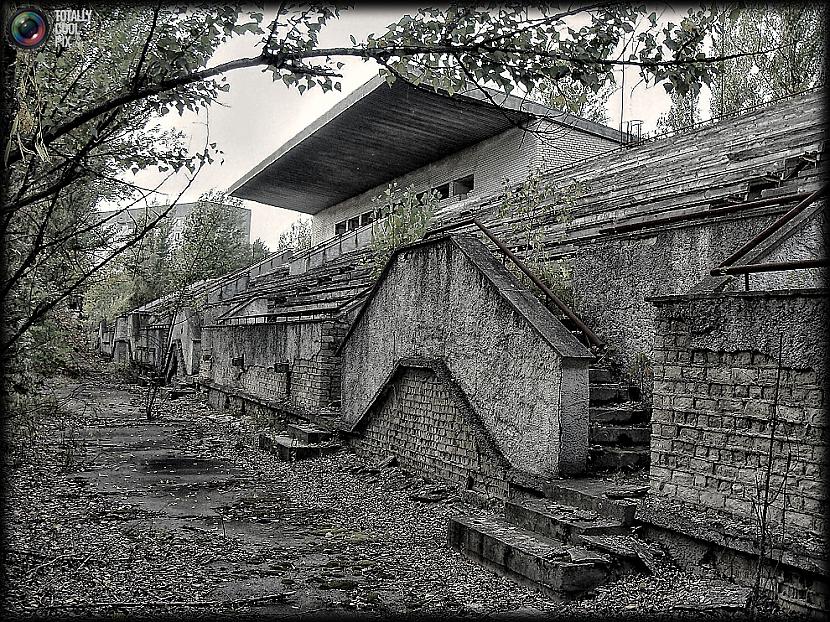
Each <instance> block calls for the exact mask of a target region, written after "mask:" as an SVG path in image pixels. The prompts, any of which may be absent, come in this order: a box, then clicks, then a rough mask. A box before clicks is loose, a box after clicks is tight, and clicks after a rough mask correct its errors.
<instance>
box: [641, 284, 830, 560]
mask: <svg viewBox="0 0 830 622" xmlns="http://www.w3.org/2000/svg"><path fill="white" fill-rule="evenodd" d="M825 295H826V291H825V290H793V291H790V292H784V291H779V292H741V293H730V294H719V295H716V294H710V295H699V296H676V297H671V298H663V299H658V300H656V301H655V303H656V306H657V318H656V324H655V326H656V331H655V332H656V336H655V343H654V397H653V399H654V410H653V414H652V456H651V471H650V476H651V485H652V490H653V492H654V493H655V494H658V495H667V496H669V497H672V498H675V499H679V500H681V501H684V502H688V503H691V504H694V505H699V506H703V507H708V508H713V509H716V510H720V511H724V512H727V513H728V514H731V515H732V516H733V517H734V518H735V520H736V521H738V522H743V523H746V524H747V525H749V526H750V527H751V526H752V525H754V522H753V521H754V518H753V517H754V516H755V513H756V511H757V509H758V507H759V503H760V500H761V499H762V498H763V488H764V474H765V470H766V468H767V464H768V462H769V460H770V456H769V443H770V434H771V431H772V423H771V422H772V417H773V410H774V407H773V403H774V400H775V391H776V389H775V387H776V379H777V376H778V358H779V338H780V337H779V336H780V335H782V336H783V347H782V350H781V368H782V369H781V376H780V384H779V389H778V408H777V412H776V416H777V420H778V422H779V423H778V425H777V429H776V433H775V437H774V442H773V452H772V478H771V486H772V488H771V490H773V495H772V499H771V500H772V506H771V508H770V520H771V521H772V522H773V523H777V524H780V523H781V522H782V521H783V524H784V526H785V531H784V533H786V534H787V535H788V536H790V537H793V538H799V539H803V538H810V539H814V540H817V541H818V542H820V543H822V546H823V543H824V542H826V540H825V535H824V529H825V526H826V519H825V517H824V511H823V508H824V504H825V503H826V494H825V492H824V488H825V483H826V478H827V455H826V451H827V417H826V412H825V409H826V406H827V399H828V396H827V389H826V373H825V361H824V356H825V352H826V337H825V329H826V326H827V312H826V303H825V301H824V296H825ZM776 491H780V492H776Z"/></svg>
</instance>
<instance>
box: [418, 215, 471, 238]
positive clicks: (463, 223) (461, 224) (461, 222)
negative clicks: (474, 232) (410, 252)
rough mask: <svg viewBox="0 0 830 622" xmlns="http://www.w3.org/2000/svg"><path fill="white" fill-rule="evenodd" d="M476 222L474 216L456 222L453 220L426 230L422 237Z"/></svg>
mask: <svg viewBox="0 0 830 622" xmlns="http://www.w3.org/2000/svg"><path fill="white" fill-rule="evenodd" d="M476 222H477V220H476V219H475V218H465V219H464V220H459V221H458V222H453V223H450V224H448V225H444V226H443V227H438V228H437V229H432V230H431V231H427V232H426V233H425V234H424V239H426V238H428V237H431V236H433V235H439V234H441V233H446V232H447V231H452V230H453V229H459V228H461V227H466V226H467V225H474V224H475V223H476Z"/></svg>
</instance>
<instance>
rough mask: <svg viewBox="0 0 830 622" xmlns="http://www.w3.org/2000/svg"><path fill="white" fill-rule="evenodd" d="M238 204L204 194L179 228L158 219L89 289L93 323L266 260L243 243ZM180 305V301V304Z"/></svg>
mask: <svg viewBox="0 0 830 622" xmlns="http://www.w3.org/2000/svg"><path fill="white" fill-rule="evenodd" d="M240 204H241V201H239V199H236V198H234V197H229V196H227V195H225V194H224V193H219V192H209V193H206V194H205V195H203V196H202V197H201V198H200V200H199V201H198V202H197V204H196V205H195V206H194V208H193V209H192V211H191V212H190V213H189V214H188V215H187V217H185V219H184V220H183V222H182V223H181V226H180V227H177V226H176V223H175V222H174V221H173V219H171V218H165V219H164V220H162V221H161V222H160V223H159V224H158V225H157V226H156V228H155V229H153V230H152V231H150V232H149V233H148V234H147V235H146V236H145V237H144V239H143V240H142V242H141V244H139V245H137V246H136V247H135V248H134V249H131V250H130V251H129V252H127V253H125V254H124V256H123V257H121V258H119V259H118V260H117V261H114V262H112V263H111V264H109V265H108V266H107V268H106V269H105V270H103V271H102V273H101V275H100V276H99V277H98V278H97V279H96V280H95V281H94V282H93V284H92V285H91V286H90V287H89V290H88V291H87V295H86V304H85V308H86V309H87V312H88V313H89V315H90V317H91V319H92V320H94V321H97V320H101V319H107V320H111V319H112V318H114V317H115V316H117V315H120V314H122V313H124V312H126V311H129V310H131V309H135V308H136V307H139V306H141V305H143V304H145V303H148V302H150V301H152V300H156V299H158V298H161V297H163V296H167V295H169V294H177V293H180V292H185V291H188V288H189V287H190V286H191V285H193V284H195V283H198V282H199V281H206V280H210V279H215V278H217V277H220V276H223V275H225V274H228V273H230V272H233V271H235V270H239V269H241V268H244V267H246V266H248V265H251V264H252V263H255V262H256V261H259V260H261V259H264V258H265V257H267V256H268V254H269V253H268V248H267V246H265V244H264V243H263V242H262V240H257V241H256V242H254V243H253V244H248V243H247V240H245V238H244V236H243V235H242V231H241V221H240V220H239V216H238V215H237V214H236V213H235V212H234V210H233V209H232V208H233V207H234V206H238V205H240ZM181 302H182V304H184V303H185V301H181Z"/></svg>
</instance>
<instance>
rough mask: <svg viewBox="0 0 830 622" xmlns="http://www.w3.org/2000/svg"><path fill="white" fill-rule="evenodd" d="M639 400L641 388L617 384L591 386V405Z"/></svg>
mask: <svg viewBox="0 0 830 622" xmlns="http://www.w3.org/2000/svg"><path fill="white" fill-rule="evenodd" d="M639 399H640V389H639V387H632V386H625V385H621V384H616V383H609V384H590V385H589V400H590V404H591V405H600V404H609V403H611V404H619V403H620V402H629V401H637V400H639Z"/></svg>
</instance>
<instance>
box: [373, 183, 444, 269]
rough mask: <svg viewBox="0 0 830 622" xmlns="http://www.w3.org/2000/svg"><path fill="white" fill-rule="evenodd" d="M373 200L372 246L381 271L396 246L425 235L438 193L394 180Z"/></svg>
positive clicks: (376, 266)
mask: <svg viewBox="0 0 830 622" xmlns="http://www.w3.org/2000/svg"><path fill="white" fill-rule="evenodd" d="M372 203H373V205H374V207H375V220H374V222H373V223H372V249H373V250H374V265H375V272H376V273H379V272H380V271H381V270H382V269H383V266H384V265H386V262H387V260H388V259H389V257H390V255H392V253H393V252H394V250H395V249H396V248H399V247H400V246H403V245H404V244H408V243H410V242H414V241H415V240H419V239H421V238H422V237H423V236H424V233H426V230H427V226H428V225H429V221H430V219H431V218H432V216H433V214H434V213H435V210H436V208H437V206H438V194H437V193H436V192H435V191H434V190H428V191H426V192H415V186H413V185H410V186H407V187H406V188H401V187H400V186H399V185H398V183H397V182H392V183H391V184H389V185H388V186H387V187H386V188H385V189H384V191H383V193H382V194H380V195H378V196H376V197H374V198H373V199H372Z"/></svg>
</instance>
